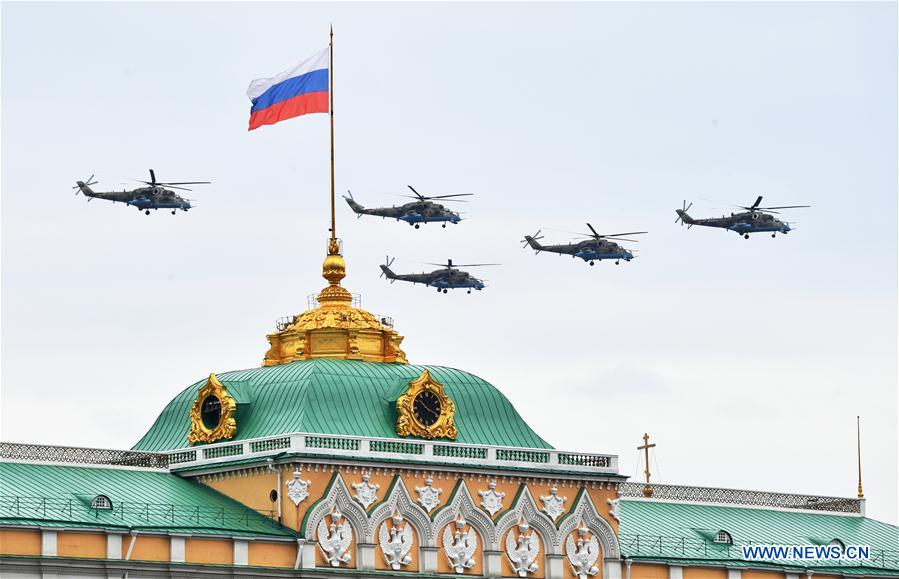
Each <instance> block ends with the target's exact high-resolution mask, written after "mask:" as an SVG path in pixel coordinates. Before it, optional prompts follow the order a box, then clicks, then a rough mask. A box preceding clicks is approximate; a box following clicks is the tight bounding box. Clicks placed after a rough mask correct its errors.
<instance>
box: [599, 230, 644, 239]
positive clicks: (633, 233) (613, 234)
mask: <svg viewBox="0 0 899 579" xmlns="http://www.w3.org/2000/svg"><path fill="white" fill-rule="evenodd" d="M644 233H649V232H648V231H628V232H627V233H609V234H608V235H600V236H599V237H605V238H609V237H621V236H622V235H642V234H644Z"/></svg>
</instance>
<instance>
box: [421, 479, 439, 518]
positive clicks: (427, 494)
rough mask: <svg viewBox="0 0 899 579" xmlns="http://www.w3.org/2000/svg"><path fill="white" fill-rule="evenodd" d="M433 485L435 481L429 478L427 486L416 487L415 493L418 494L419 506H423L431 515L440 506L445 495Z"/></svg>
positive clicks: (426, 482)
mask: <svg viewBox="0 0 899 579" xmlns="http://www.w3.org/2000/svg"><path fill="white" fill-rule="evenodd" d="M433 484H434V479H433V478H431V477H428V478H427V480H426V481H425V486H423V487H415V492H417V493H418V504H420V505H421V506H423V507H424V508H425V510H426V511H427V512H429V513H430V512H431V511H433V510H434V507H436V506H437V505H438V504H440V495H441V493H443V489H441V488H435V487H434V486H433Z"/></svg>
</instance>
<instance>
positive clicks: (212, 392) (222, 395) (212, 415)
mask: <svg viewBox="0 0 899 579" xmlns="http://www.w3.org/2000/svg"><path fill="white" fill-rule="evenodd" d="M235 414H237V401H236V400H234V398H233V397H232V396H231V395H230V394H229V393H228V389H227V388H226V387H225V385H224V384H222V383H221V382H220V381H219V379H218V377H217V376H216V375H215V374H210V375H209V378H208V379H207V380H206V383H205V384H203V386H201V387H200V389H199V391H197V398H196V400H194V404H193V407H191V409H190V414H189V416H190V431H189V432H188V433H187V442H188V444H195V443H197V442H215V441H216V440H221V439H223V438H224V439H230V438H233V437H234V435H235V434H237V420H236V418H235Z"/></svg>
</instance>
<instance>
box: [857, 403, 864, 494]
mask: <svg viewBox="0 0 899 579" xmlns="http://www.w3.org/2000/svg"><path fill="white" fill-rule="evenodd" d="M855 441H856V443H857V444H858V498H860V499H863V498H865V491H863V490H862V425H861V418H860V417H858V416H856V417H855Z"/></svg>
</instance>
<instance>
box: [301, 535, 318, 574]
mask: <svg viewBox="0 0 899 579" xmlns="http://www.w3.org/2000/svg"><path fill="white" fill-rule="evenodd" d="M315 545H316V543H315V542H314V541H310V542H308V543H303V544H302V545H300V549H302V555H300V567H302V568H303V569H314V568H315Z"/></svg>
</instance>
